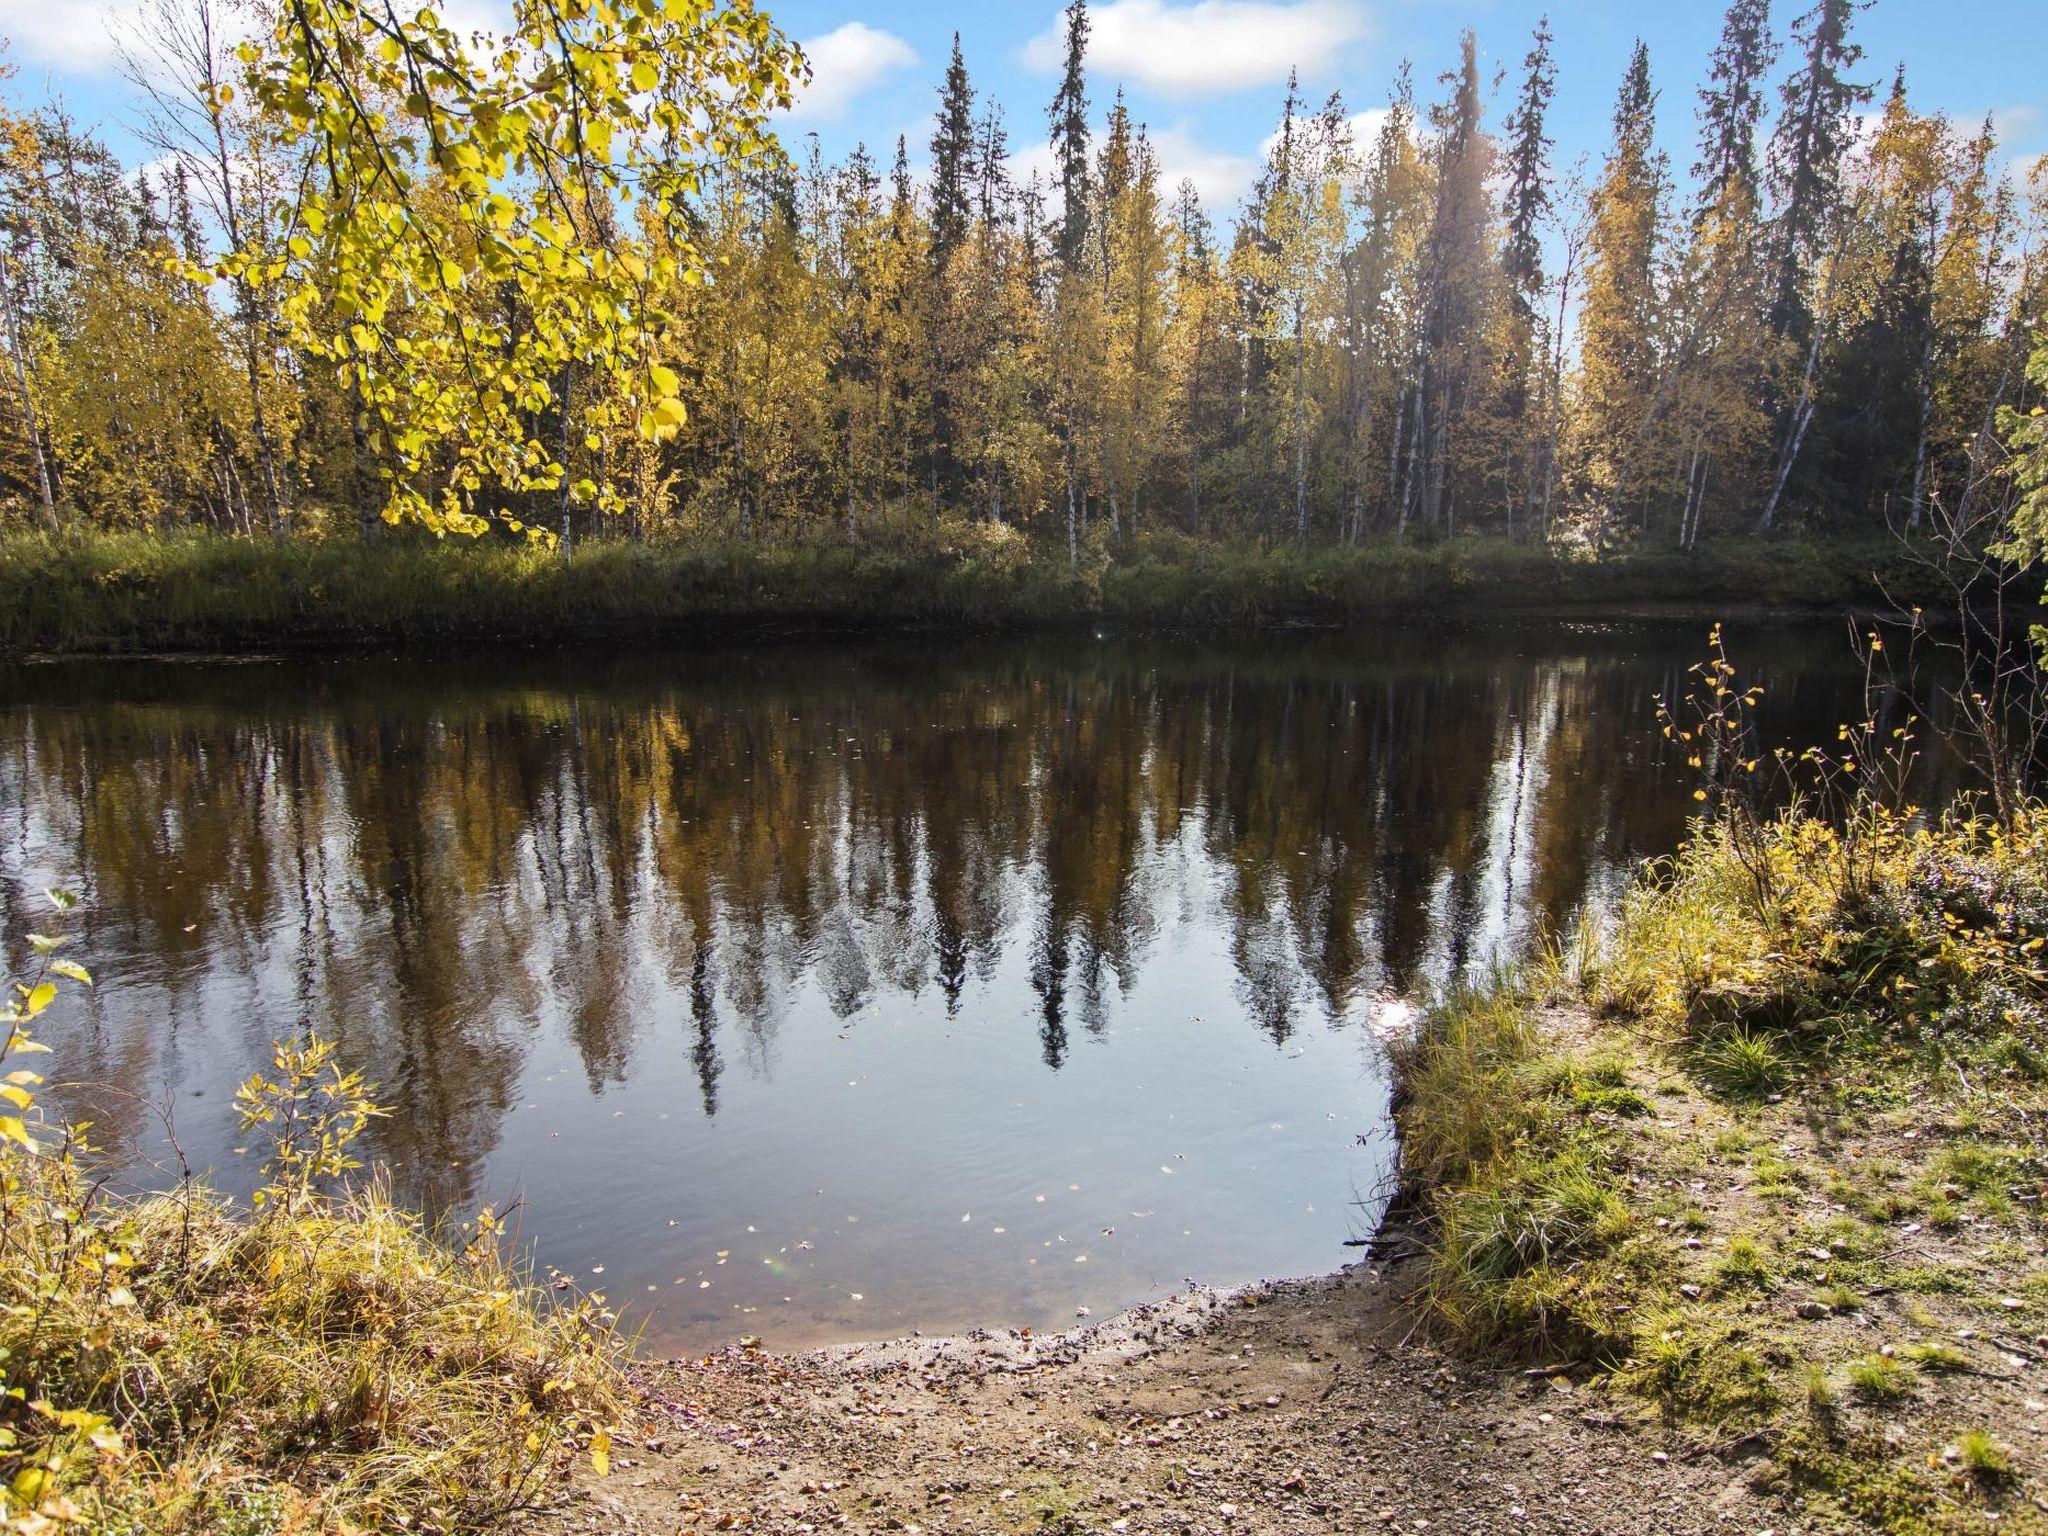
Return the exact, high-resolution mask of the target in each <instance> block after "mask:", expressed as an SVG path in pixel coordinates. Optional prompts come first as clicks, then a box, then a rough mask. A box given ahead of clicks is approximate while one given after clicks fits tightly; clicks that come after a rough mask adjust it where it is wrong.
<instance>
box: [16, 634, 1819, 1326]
mask: <svg viewBox="0 0 2048 1536" xmlns="http://www.w3.org/2000/svg"><path fill="white" fill-rule="evenodd" d="M1700 639H1701V636H1700V634H1699V631H1698V626H1685V627H1680V628H1662V627H1613V626H1587V627H1578V628H1563V629H1560V628H1552V629H1549V630H1547V631H1543V632H1521V631H1512V630H1494V631H1488V632H1483V633H1468V634H1458V635H1443V634H1430V633H1414V632H1405V633H1390V632H1367V633H1362V634H1354V635H1349V636H1343V637H1338V636H1320V635H1318V636H1306V637H1303V636H1273V637H1264V638H1253V639H1241V640H1234V641H1229V642H1218V643H1214V644H1210V643H1203V642H1199V641H1195V640H1191V639H1187V638H1178V637H1166V638H1136V639H1128V640H1126V639H1111V640H1087V639H1081V638H1072V639H1060V640H1043V639H1040V640H1023V641H991V640H985V639H977V640H971V641H961V640H939V639H930V640H914V641H900V642H892V643H888V644H861V645H852V644H843V643H842V644H831V645H814V644H804V645H787V646H761V647H756V648H751V649H739V650H719V651H715V652H709V653H706V652H698V653H670V652H657V653H630V654H624V655H616V654H606V653H602V652H596V651H589V652H584V651H578V652H573V653H568V654H558V655H529V654H515V655H509V656H502V657H489V658H486V659H481V660H480V659H476V658H473V657H472V658H464V657H452V656H451V657H426V656H410V657H406V658H402V659H389V660H349V661H326V662H301V661H293V662H260V663H258V662H243V663H203V662H191V661H181V662H149V663H96V664H46V665H29V666H21V667H16V668H13V669H11V670H7V671H4V672H0V903H4V909H0V935H4V939H5V943H6V953H7V955H8V957H9V958H10V959H12V958H16V957H18V955H19V953H20V951H21V949H22V947H23V938H22V936H23V934H24V933H25V932H26V931H27V930H28V929H29V928H31V927H34V926H37V925H38V924H40V923H42V922H43V921H44V919H43V917H42V914H41V912H40V911H39V908H38V899H37V895H36V893H37V892H38V891H39V890H40V889H41V888H42V887H43V886H45V885H48V884H52V883H57V884H64V885H69V886H71V887H73V888H75V889H77V890H78V891H80V892H81V893H82V895H83V897H84V903H83V911H82V913H81V914H80V915H79V920H78V921H76V922H75V923H74V924H73V931H74V932H76V933H78V935H79V938H78V948H77V949H76V951H75V953H77V954H78V955H79V956H80V957H81V958H83V959H84V960H86V961H87V963H89V964H90V965H91V967H92V968H93V970H94V971H95V972H96V973H97V974H98V976H99V977H100V980H101V986H100V987H99V988H98V990H97V991H96V992H95V993H94V994H93V996H92V998H91V1000H90V1001H89V1003H82V1004H73V1005H69V1007H68V1008H67V1010H66V1014H65V1016H64V1018H63V1019H62V1020H61V1022H60V1023H59V1025H58V1027H57V1028H56V1029H55V1030H53V1031H52V1043H53V1044H54V1045H55V1046H56V1047H57V1050H58V1055H57V1056H56V1057H55V1058H54V1060H55V1062H56V1063H57V1064H58V1067H59V1070H60V1071H61V1072H62V1074H64V1075H65V1076H66V1077H69V1078H71V1079H74V1080H77V1081H78V1082H79V1083H80V1084H81V1085H83V1084H84V1083H92V1084H95V1085H99V1086H97V1087H95V1088H93V1089H91V1090H87V1089H85V1088H84V1087H83V1086H80V1087H78V1088H76V1089H74V1090H73V1099H74V1102H76V1103H80V1104H83V1105H84V1106H86V1107H87V1108H88V1109H89V1111H90V1113H91V1114H92V1116H93V1118H94V1119H95V1120H96V1121H97V1123H98V1126H99V1133H100V1137H101V1139H102V1140H104V1141H108V1142H110V1143H112V1144H113V1145H115V1146H116V1147H118V1148H120V1149H122V1150H123V1152H124V1155H126V1156H128V1157H129V1158H130V1159H131V1160H132V1161H133V1162H134V1163H136V1164H138V1165H140V1164H146V1163H147V1162H149V1161H150V1160H153V1159H157V1160H160V1159H161V1158H162V1156H163V1153H164V1138H163V1135H162V1131H161V1127H160V1125H159V1123H158V1120H157V1118H156V1117H155V1115H154V1114H153V1112H152V1111H151V1110H150V1108H149V1105H150V1104H151V1103H152V1102H154V1103H160V1104H162V1105H165V1106H168V1107H169V1108H170V1110H171V1111H172V1113H173V1116H174V1118H175V1123H176V1126H177V1130H178V1135H179V1138H180V1140H181V1141H182V1143H183V1145H184V1146H185V1148H186V1149H187V1151H188V1153H190V1155H191V1156H192V1158H193V1161H194V1162H195V1163H196V1164H198V1165H200V1166H202V1167H204V1166H212V1167H214V1168H216V1169H217V1170H218V1176H219V1177H220V1178H221V1180H222V1181H223V1182H225V1183H227V1184H229V1185H230V1186H240V1185H241V1184H243V1183H244V1182H245V1181H246V1179H247V1176H248V1175H247V1169H246V1163H247V1158H246V1157H242V1156H238V1155H237V1153H236V1151H235V1148H236V1147H237V1145H238V1138H237V1137H236V1134H235V1132H234V1129H233V1125H232V1119H231V1114H230V1110H229V1104H228V1096H229V1090H230V1088H231V1085H232V1083H233V1082H234V1081H235V1080H236V1079H237V1078H238V1077H240V1076H241V1075H244V1074H246V1073H247V1072H248V1071H249V1070H251V1069H252V1068H253V1067H255V1066H257V1065H258V1064H260V1062H261V1060H262V1059H263V1054H264V1050H265V1045H266V1042H267V1041H269V1040H270V1039H271V1038H272V1037H274V1036H278V1035H284V1034H290V1033H292V1032H294V1031H296V1030H298V1029H300V1028H303V1027H305V1026H309V1025H310V1026H313V1027H317V1028H319V1029H321V1030H322V1031H324V1032H326V1033H328V1034H331V1035H333V1036H334V1037H336V1038H337V1039H339V1040H340V1041H341V1042H342V1045H343V1049H344V1051H345V1053H346V1055H347V1057H348V1058H349V1059H350V1060H351V1061H352V1062H353V1063H355V1064H358V1065H360V1066H362V1067H363V1068H364V1069H365V1070H366V1071H368V1072H369V1073H370V1074H371V1075H372V1076H373V1077H374V1078H375V1079H376V1080H377V1081H378V1082H379V1083H380V1084H381V1085H382V1092H381V1097H382V1098H383V1099H384V1100H385V1101H386V1102H387V1103H388V1104H389V1105H390V1106H391V1107H392V1109H393V1111H394V1112H393V1114H392V1117H391V1118H390V1119H389V1120H387V1121H384V1122H381V1123H380V1124H379V1125H378V1126H377V1128H376V1130H375V1132H374V1145H373V1148H372V1150H373V1152H374V1154H375V1155H376V1156H377V1157H378V1158H380V1159H383V1160H385V1161H386V1162H388V1163H389V1164H390V1165H391V1167H392V1169H393V1172H394V1176H395V1179H396V1181H397V1183H398V1185H399V1187H400V1189H401V1191H402V1192H403V1193H404V1194H405V1195H406V1196H407V1197H409V1198H413V1199H417V1200H420V1201H423V1202H424V1203H426V1204H427V1205H428V1206H429V1207H431V1208H433V1209H436V1210H443V1211H452V1212H458V1213H459V1212H464V1211H467V1210H469V1209H470V1208H472V1207H474V1206H475V1205H477V1204H478V1203H481V1202H483V1201H487V1200H488V1201H494V1202H497V1203H499V1204H500V1205H503V1204H505V1203H507V1202H509V1201H512V1200H515V1199H516V1200H523V1201H524V1206H523V1215H522V1222H523V1234H524V1236H525V1237H526V1238H528V1239H530V1240H531V1241H533V1242H534V1243H535V1244H536V1247H537V1252H538V1255H539V1258H540V1259H541V1261H542V1262H543V1263H546V1264H553V1265H558V1266H560V1267H561V1268H563V1269H564V1270H567V1271H570V1272H573V1273H575V1274H576V1275H578V1276H579V1277H580V1278H585V1279H587V1278H589V1277H590V1276H592V1275H593V1274H598V1275H599V1283H600V1284H602V1285H603V1286H604V1287H605V1288H606V1289H607V1291H608V1292H609V1293H610V1294H611V1295H612V1296H613V1297H614V1298H615V1299H617V1300H620V1301H622V1302H624V1303H626V1304H627V1305H628V1306H629V1308H633V1309H635V1310H639V1311H641V1312H642V1314H643V1315H644V1316H646V1317H647V1318H648V1319H649V1325H650V1330H651V1332H652V1333H653V1335H654V1336H655V1337H656V1338H657V1339H660V1340H663V1341H666V1342H675V1343H687V1344H692V1345H695V1344H704V1343H711V1342H716V1341H718V1340H721V1339H723V1338H727V1337H730V1336H731V1335H733V1334H735V1333H740V1332H751V1333H762V1334H765V1335H767V1336H768V1337H769V1338H770V1339H771V1340H772V1341H778V1342H790V1343H794V1342H800V1341H808V1340H815V1339H824V1338H840V1337H858V1336H867V1335H879V1334H885V1333H891V1332H896V1331H901V1330H904V1329H907V1328H910V1327H924V1328H928V1329H929V1328H945V1327H957V1326H962V1325H967V1324H972V1323H982V1322H986V1323H1011V1324H1031V1325H1034V1326H1041V1327H1042V1326H1045V1325H1047V1324H1049V1323H1052V1322H1054V1321H1058V1320H1062V1319H1065V1318H1069V1317H1071V1316H1072V1315H1073V1313H1074V1311H1075V1309H1076V1308H1077V1307H1083V1306H1086V1307H1090V1308H1093V1309H1094V1310H1096V1311H1098V1312H1100V1311H1102V1310H1104V1309H1106V1308H1108V1307H1112V1306H1115V1305H1117V1304H1119V1303H1123V1302H1128V1301H1130V1300H1133V1299H1136V1298H1138V1297H1141V1296H1144V1295H1147V1294H1153V1293H1159V1292H1163V1291H1165V1290H1168V1289H1171V1288H1172V1287H1174V1286H1175V1285H1176V1284H1178V1283H1179V1281H1180V1279H1181V1278H1182V1277H1183V1276H1195V1277H1198V1278H1201V1279H1206V1280H1215V1281H1231V1280H1238V1279H1244V1278H1249V1277H1251V1276H1254V1275H1257V1274H1262V1273H1274V1272H1302V1271H1309V1270H1316V1269H1322V1268H1328V1267H1330V1266H1331V1265H1332V1264H1334V1263H1335V1262H1337V1261H1338V1260H1339V1259H1340V1258H1341V1257H1342V1250H1341V1248H1340V1247H1339V1244H1340V1242H1341V1240H1342V1239H1343V1238H1344V1237H1345V1236H1347V1235H1349V1234H1350V1233H1352V1232H1355V1231H1356V1230H1358V1229H1359V1228H1360V1227H1362V1226H1363V1225H1365V1224H1366V1222H1367V1218H1368V1216H1369V1214H1370V1212H1369V1210H1368V1209H1365V1208H1362V1207H1361V1206H1360V1204H1359V1202H1361V1201H1364V1202H1366V1203H1367V1205H1369V1203H1370V1197H1371V1195H1372V1193H1373V1192H1374V1191H1375V1190H1376V1189H1377V1188H1378V1186H1379V1181H1380V1178H1381V1176H1382V1174H1383V1172H1384V1167H1385V1160H1386V1156H1387V1150H1388V1149H1387V1148H1386V1146H1385V1144H1384V1141H1383V1140H1379V1139H1376V1138H1375V1137H1374V1135H1373V1133H1374V1132H1376V1130H1377V1129H1378V1128H1379V1127H1380V1125H1381V1124H1382V1121H1383V1117H1384V1107H1385V1088H1384V1076H1383V1071H1382V1068H1381V1065H1380V1061H1379V1057H1378V1052H1377V1050H1376V1047H1375V1044H1374V1038H1373V1032H1372V1029H1371V1027H1370V1026H1371V1025H1372V1023H1373V1020H1374V1015H1375V1013H1376V1012H1377V1011H1379V1010H1380V1009H1382V1008H1383V1007H1384V1006H1385V1000H1387V999H1389V998H1392V997H1394V996H1396V995H1402V994H1407V995H1414V994H1417V993H1419V992H1421V991H1424V990H1426V989H1428V988H1430V987H1432V986H1435V985H1438V984H1441V983H1442V982H1443V981H1445V980H1446V979H1447V978H1450V977H1453V976H1457V975H1459V974H1463V973H1469V972H1471V971H1473V970H1474V969H1475V968H1478V967H1482V966H1484V965H1486V964H1489V963H1490V962H1491V961H1492V960H1493V959H1494V958H1495V957H1497V956H1500V955H1502V954H1504V953H1508V952H1512V951H1514V950H1515V949H1516V948H1518V947H1519V946H1521V945H1523V944H1525V943H1526V942H1527V941H1528V940H1529V939H1530V938H1531V937H1532V936H1533V935H1536V934H1538V933H1541V932H1543V931H1545V930H1549V929H1557V928H1562V927H1564V926H1566V925H1568V924H1570V923H1571V922H1573V921H1574V920H1575V918H1576V917H1577V915H1578V914H1579V913H1580V912H1581V911H1582V910H1584V909H1586V908H1587V907H1589V906H1591V907H1594V908H1596V909H1597V908H1598V907H1600V906H1601V905H1603V904H1604V903H1607V902H1609V901H1611V900H1612V898H1613V897H1614V895H1615V893H1616V892H1617V891H1618V890H1619V889H1620V887H1621V885H1622V884H1623V882H1624V881H1625V880H1626V878H1627V876H1628V872H1629V870H1630V869H1631V868H1632V866H1633V865H1634V863H1635V861H1636V860H1638V859H1639V858H1641V857H1643V856H1645V855H1648V854H1654V853H1659V852H1663V851H1666V850H1668V849H1669V848H1670V847H1671V846H1672V845H1673V844H1674V843H1675V842H1676V841H1677V839H1678V837H1679V835H1680V831H1681V828H1682V825H1683V820H1684V816H1685V814H1686V811H1687V809H1688V806H1689V803H1690V802H1689V801H1688V799H1687V798H1686V786H1685V784H1684V782H1683V780H1682V776H1681V775H1680V774H1679V773H1678V772H1676V771H1675V770H1674V769H1673V766H1672V765H1671V764H1670V763H1669V762H1667V761H1666V758H1665V749H1664V747H1663V744H1662V743H1661V741H1659V740H1658V739H1657V738H1656V737H1655V735H1654V732H1653V731H1652V730H1651V728H1650V722H1651V718H1652V705H1653V699H1654V697H1655V695H1656V694H1657V693H1658V691H1659V690H1660V689H1666V688H1669V687H1671V686H1672V685H1673V684H1674V682H1676V681H1677V680H1678V679H1679V678H1680V676H1681V675H1682V673H1683V670H1684V668H1685V666H1686V665H1687V664H1688V663H1689V662H1690V661H1692V660H1694V659H1695V658H1696V657H1697V655H1698V652H1699V645H1700ZM1736 639H1737V648H1738V659H1740V660H1741V661H1742V662H1744V663H1745V665H1746V667H1748V668H1753V669H1754V670H1755V671H1756V672H1757V673H1758V674H1759V675H1760V676H1761V677H1762V679H1763V680H1764V681H1766V682H1767V683H1768V684H1769V685H1770V688H1771V692H1770V695H1769V698H1768V701H1767V705H1766V713H1765V717H1764V719H1765V726H1766V731H1767V734H1769V735H1770V736H1772V737H1773V738H1776V739H1784V740H1790V741H1794V742H1801V743H1803V742H1806V741H1810V740H1817V739H1822V738H1824V737H1825V736H1827V735H1829V734H1831V733H1832V727H1833V726H1834V724H1835V723H1836V722H1837V721H1838V720H1841V719H1844V718H1848V717H1849V716H1850V715H1852V714H1854V713H1856V712H1857V710H1858V707H1859V706H1858V700H1859V696H1860V694H1859V688H1860V674H1859V673H1858V672H1857V671H1856V670H1855V668H1854V666H1853V664H1852V661H1851V658H1850V654H1849V650H1848V647H1847V644H1846V642H1845V639H1844V636H1843V633H1842V631H1841V630H1840V629H1838V628H1835V627H1827V628H1823V629H1817V630H1778V631H1776V632H1773V633H1771V634H1768V635H1765V634H1758V635H1752V636H1741V635H1738V636H1737V637H1736ZM1362 1134H1363V1135H1364V1136H1365V1137H1366V1138H1367V1139H1366V1142H1365V1143H1364V1144H1361V1142H1360V1137H1361V1135H1362ZM598 1266H603V1269H602V1272H601V1274H599V1271H598Z"/></svg>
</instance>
